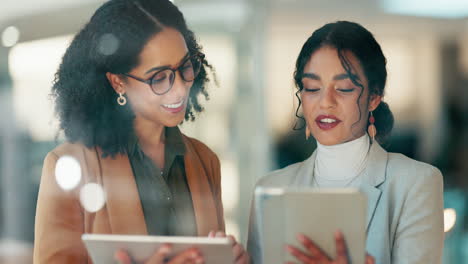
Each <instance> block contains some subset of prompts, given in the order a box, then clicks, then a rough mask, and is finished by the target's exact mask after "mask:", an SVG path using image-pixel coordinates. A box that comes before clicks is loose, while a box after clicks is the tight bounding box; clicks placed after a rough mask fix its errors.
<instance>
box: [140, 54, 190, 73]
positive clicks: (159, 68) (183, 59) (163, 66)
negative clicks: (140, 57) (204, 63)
mask: <svg viewBox="0 0 468 264" xmlns="http://www.w3.org/2000/svg"><path fill="white" fill-rule="evenodd" d="M189 55H190V54H189V53H188V52H187V53H186V54H185V56H184V57H182V59H181V60H180V61H179V65H180V64H181V63H182V62H184V61H185V60H186V59H187V58H188V57H189ZM170 68H171V66H170V65H162V66H158V67H154V68H151V69H149V70H148V71H147V72H145V75H146V74H148V73H150V72H154V71H158V70H163V69H170Z"/></svg>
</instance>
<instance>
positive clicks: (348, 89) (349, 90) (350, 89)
mask: <svg viewBox="0 0 468 264" xmlns="http://www.w3.org/2000/svg"><path fill="white" fill-rule="evenodd" d="M336 90H338V91H340V92H343V93H352V92H354V90H356V89H355V88H338V89H336Z"/></svg>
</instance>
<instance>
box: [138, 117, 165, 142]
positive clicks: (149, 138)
mask: <svg viewBox="0 0 468 264" xmlns="http://www.w3.org/2000/svg"><path fill="white" fill-rule="evenodd" d="M134 128H135V134H136V136H137V138H138V143H139V145H140V147H141V148H142V149H153V148H154V147H157V146H160V145H162V144H164V142H165V134H164V128H165V126H164V125H163V124H160V123H155V122H153V121H150V120H147V119H144V118H138V117H136V118H135V121H134Z"/></svg>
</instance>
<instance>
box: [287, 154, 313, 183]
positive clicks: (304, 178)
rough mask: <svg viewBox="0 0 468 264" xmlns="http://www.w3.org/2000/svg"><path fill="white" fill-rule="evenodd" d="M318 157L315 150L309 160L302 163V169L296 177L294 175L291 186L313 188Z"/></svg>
mask: <svg viewBox="0 0 468 264" xmlns="http://www.w3.org/2000/svg"><path fill="white" fill-rule="evenodd" d="M316 156H317V150H315V151H314V152H313V153H312V155H310V157H309V158H308V159H306V160H305V161H303V162H302V164H301V167H300V168H299V169H298V171H297V173H296V175H294V177H293V178H292V180H291V184H290V185H292V186H296V187H310V186H312V176H313V175H314V167H315V157H316Z"/></svg>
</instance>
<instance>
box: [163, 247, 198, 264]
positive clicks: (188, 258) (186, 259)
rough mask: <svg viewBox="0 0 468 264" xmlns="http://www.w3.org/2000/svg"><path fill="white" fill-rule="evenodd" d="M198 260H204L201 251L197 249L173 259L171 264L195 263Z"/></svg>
mask: <svg viewBox="0 0 468 264" xmlns="http://www.w3.org/2000/svg"><path fill="white" fill-rule="evenodd" d="M197 259H203V256H202V255H201V253H200V251H199V250H198V249H196V248H190V249H187V250H185V251H183V252H181V253H180V254H178V255H177V256H175V257H173V258H172V259H171V260H170V261H169V262H168V263H169V264H183V263H195V261H196V260H197Z"/></svg>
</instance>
